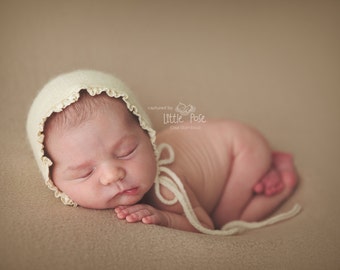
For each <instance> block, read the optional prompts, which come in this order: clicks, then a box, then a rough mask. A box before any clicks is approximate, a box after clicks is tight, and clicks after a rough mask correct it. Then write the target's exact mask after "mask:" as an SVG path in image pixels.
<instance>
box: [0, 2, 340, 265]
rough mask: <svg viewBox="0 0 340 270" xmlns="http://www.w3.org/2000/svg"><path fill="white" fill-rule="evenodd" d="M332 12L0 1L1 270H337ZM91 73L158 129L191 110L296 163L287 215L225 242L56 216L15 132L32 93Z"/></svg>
mask: <svg viewBox="0 0 340 270" xmlns="http://www.w3.org/2000/svg"><path fill="white" fill-rule="evenodd" d="M339 14H340V6H339V1H328V0H326V1H100V0H99V1H89V0H84V1H80V0H78V1H77V0H76V1H65V0H60V1H16V0H11V1H10V0H8V1H7V0H6V1H4V0H1V1H0V41H1V54H0V82H1V89H0V98H1V107H0V112H1V120H0V121H1V124H0V126H1V131H0V134H1V136H0V143H1V152H0V155H1V160H0V194H1V204H0V269H51V270H54V269H82V270H84V269H98V270H100V269H339V265H340V259H339V258H340V256H339V248H340V234H339V228H340V226H339V221H340V216H339V195H338V193H339V190H340V186H339V183H340V179H339V171H338V168H339V165H338V163H339V161H340V143H339V138H340V121H339V116H340V89H339V85H340V84H339V83H340V74H339V70H340V59H339V56H340V54H339V48H340V42H339V41H340V38H339V25H340V16H339ZM79 68H90V69H98V70H102V71H106V72H109V73H113V74H115V75H116V76H118V77H120V78H121V79H122V80H123V81H125V82H126V83H127V84H128V85H129V86H130V88H132V89H133V91H135V93H136V95H137V96H138V97H139V99H140V101H141V103H142V104H143V106H144V107H145V108H146V110H147V112H148V113H149V115H150V117H151V119H152V121H153V122H154V125H155V127H156V128H157V129H161V128H163V127H165V126H166V124H165V123H164V119H163V113H164V112H165V108H166V110H168V111H169V112H171V111H172V110H173V108H174V107H175V106H176V105H177V104H178V103H179V102H182V103H184V104H192V105H193V106H195V107H196V112H197V113H200V114H202V115H204V116H205V117H207V118H211V117H226V118H233V119H238V120H240V121H243V122H245V123H248V124H251V125H254V126H256V127H257V128H258V129H260V130H261V131H262V132H263V133H264V134H266V136H267V137H268V139H269V141H270V142H271V143H272V145H273V146H274V147H275V148H279V149H283V150H285V151H290V152H292V153H293V154H294V155H295V158H296V163H297V165H298V168H299V173H300V174H301V178H302V182H301V184H300V186H299V189H298V191H297V192H296V193H295V194H294V196H293V197H292V198H291V199H289V200H288V201H287V203H286V204H285V205H283V206H282V207H281V208H280V209H279V210H278V212H282V211H285V210H288V209H290V208H291V207H292V206H293V204H294V203H296V202H298V203H300V204H301V205H302V206H303V208H304V210H303V212H302V213H301V214H300V215H299V216H297V217H296V218H294V219H292V220H289V221H286V222H283V223H280V224H278V225H275V226H271V227H268V228H264V229H260V230H256V231H252V232H249V233H246V234H243V235H239V236H233V237H219V236H207V235H202V234H194V233H188V232H182V231H176V230H172V229H168V228H163V227H158V226H147V225H142V224H126V223H125V222H124V221H119V220H118V219H117V218H116V217H115V215H114V214H113V212H112V211H110V210H107V211H106V210H105V211H94V210H86V209H82V208H71V207H65V206H63V205H62V204H61V203H60V202H59V201H58V200H56V199H54V197H53V194H52V193H51V192H50V191H49V190H47V188H46V187H45V186H44V184H43V181H42V177H41V176H40V174H39V172H38V168H37V166H36V164H35V162H34V160H33V155H32V153H31V151H30V148H29V145H28V142H27V139H26V132H25V121H26V115H27V111H28V108H29V106H30V104H31V102H32V100H33V98H34V96H35V94H36V92H37V91H38V90H39V89H40V88H41V87H42V86H43V84H44V83H45V82H47V80H48V79H50V78H51V77H54V76H56V75H57V74H59V73H63V72H68V71H71V70H74V69H79Z"/></svg>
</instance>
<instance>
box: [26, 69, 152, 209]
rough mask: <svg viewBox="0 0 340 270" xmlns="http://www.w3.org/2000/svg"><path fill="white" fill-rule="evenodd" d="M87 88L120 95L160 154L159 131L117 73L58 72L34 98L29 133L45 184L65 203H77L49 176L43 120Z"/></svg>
mask: <svg viewBox="0 0 340 270" xmlns="http://www.w3.org/2000/svg"><path fill="white" fill-rule="evenodd" d="M81 90H86V91H87V93H89V94H90V95H91V96H95V95H99V94H101V93H104V92H105V93H106V94H107V95H108V96H110V97H112V98H121V99H122V100H123V101H124V102H125V104H126V107H127V108H128V110H129V111H130V112H132V113H133V114H134V115H136V116H137V118H138V120H139V124H140V126H141V127H142V128H143V129H144V130H146V131H147V132H148V134H149V137H150V141H151V144H152V145H153V148H154V152H155V155H156V156H157V155H158V154H157V147H156V144H155V141H156V132H155V131H154V129H153V128H152V126H151V122H150V119H149V117H148V116H147V114H146V113H145V111H144V110H143V108H142V107H141V106H140V105H139V103H138V101H137V99H136V98H135V97H134V95H133V93H132V92H131V91H130V90H129V89H128V88H127V86H126V85H125V84H124V83H123V82H122V81H120V80H119V79H117V78H116V77H114V76H112V75H109V74H106V73H102V72H99V71H93V70H78V71H73V72H70V73H67V74H62V75H59V76H58V77H56V78H54V79H53V80H51V81H49V82H48V83H47V84H46V85H45V86H44V87H43V88H42V90H41V91H40V92H39V93H38V95H37V96H36V98H35V99H34V101H33V103H32V105H31V108H30V110H29V114H28V118H27V124H26V129H27V134H28V138H29V142H30V144H31V147H32V150H33V154H34V157H35V160H36V162H37V164H38V166H39V169H40V171H41V173H42V175H43V177H44V180H45V184H46V185H47V186H48V187H49V188H50V189H51V190H53V191H54V195H55V196H56V197H57V198H61V200H62V202H63V203H64V204H66V205H73V206H76V204H75V203H74V202H73V201H72V200H71V199H70V198H69V197H68V196H67V195H66V194H65V193H63V192H61V191H60V190H59V189H58V188H57V187H56V186H55V185H54V183H53V181H52V179H51V178H50V172H49V168H50V166H51V165H52V161H51V160H50V159H49V158H48V157H47V156H46V155H45V152H44V124H45V121H46V120H47V118H48V117H50V116H51V114H52V113H58V112H61V111H62V110H63V109H65V108H66V107H67V106H69V105H71V104H72V103H74V102H76V101H77V100H78V99H79V97H80V91H81Z"/></svg>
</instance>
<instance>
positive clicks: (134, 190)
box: [118, 187, 138, 195]
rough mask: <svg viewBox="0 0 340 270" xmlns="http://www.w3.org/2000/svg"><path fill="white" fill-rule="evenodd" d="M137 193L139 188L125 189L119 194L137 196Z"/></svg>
mask: <svg viewBox="0 0 340 270" xmlns="http://www.w3.org/2000/svg"><path fill="white" fill-rule="evenodd" d="M137 193H138V187H134V188H128V189H125V190H123V191H121V192H119V193H118V194H126V195H136V194H137Z"/></svg>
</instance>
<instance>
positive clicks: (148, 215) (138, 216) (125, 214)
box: [115, 204, 168, 226]
mask: <svg viewBox="0 0 340 270" xmlns="http://www.w3.org/2000/svg"><path fill="white" fill-rule="evenodd" d="M115 212H116V214H117V217H118V218H119V219H125V220H126V221H127V222H140V221H141V222H143V223H145V224H157V225H162V226H167V224H168V219H167V217H166V214H165V213H164V212H162V211H160V210H158V209H156V208H154V207H152V206H150V205H147V204H135V205H129V206H118V207H116V208H115Z"/></svg>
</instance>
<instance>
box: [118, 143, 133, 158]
mask: <svg viewBox="0 0 340 270" xmlns="http://www.w3.org/2000/svg"><path fill="white" fill-rule="evenodd" d="M136 149H137V146H135V147H133V148H132V149H130V150H128V151H126V153H122V154H120V155H118V156H117V158H118V159H124V158H127V157H129V156H130V155H131V154H132V153H133V152H135V150H136Z"/></svg>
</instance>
